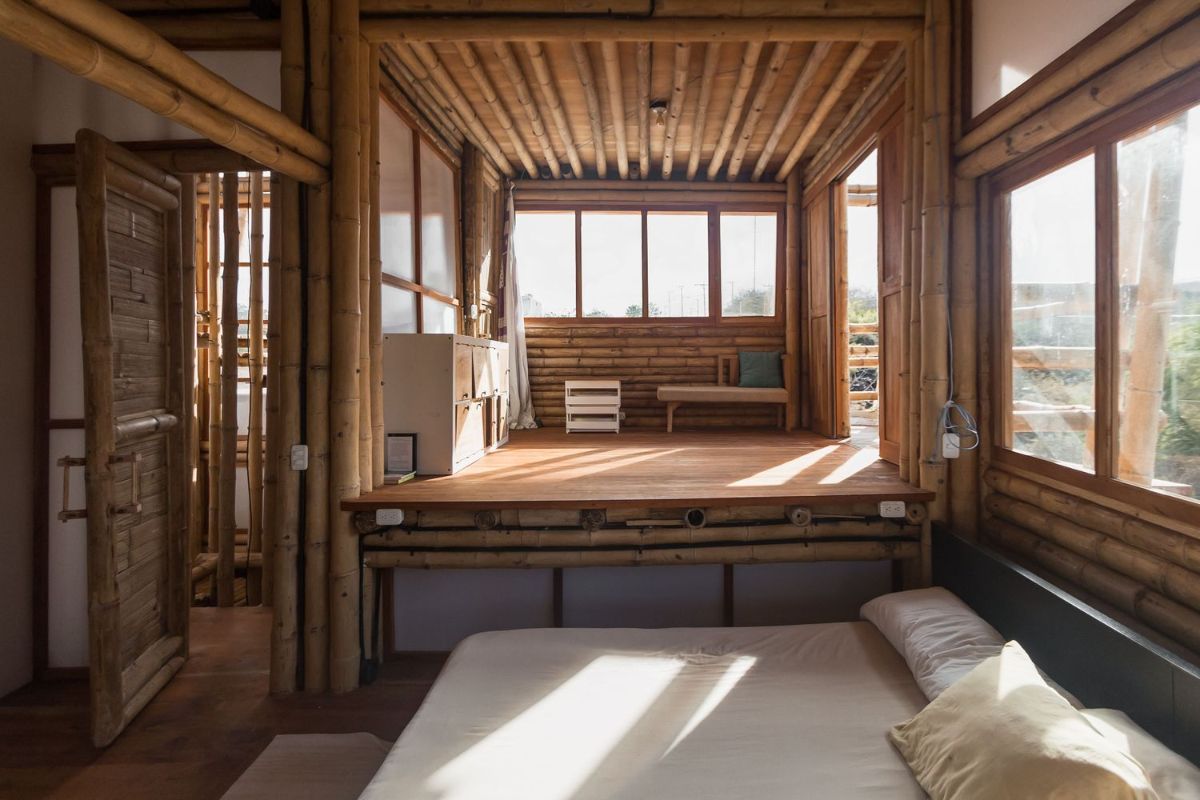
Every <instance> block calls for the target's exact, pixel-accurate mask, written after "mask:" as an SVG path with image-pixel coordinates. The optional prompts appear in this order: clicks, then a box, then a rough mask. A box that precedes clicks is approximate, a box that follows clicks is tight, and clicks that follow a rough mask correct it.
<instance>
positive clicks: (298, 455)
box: [291, 444, 308, 472]
mask: <svg viewBox="0 0 1200 800" xmlns="http://www.w3.org/2000/svg"><path fill="white" fill-rule="evenodd" d="M291 462H292V470H293V471H294V472H303V471H304V470H306V469H308V445H306V444H294V445H292V455H291Z"/></svg>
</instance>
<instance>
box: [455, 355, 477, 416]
mask: <svg viewBox="0 0 1200 800" xmlns="http://www.w3.org/2000/svg"><path fill="white" fill-rule="evenodd" d="M476 349H478V348H475V347H472V346H471V345H469V344H463V343H462V342H456V343H455V345H454V400H455V402H457V401H459V400H470V399H471V398H472V397H474V396H475V367H474V354H475V350H476Z"/></svg>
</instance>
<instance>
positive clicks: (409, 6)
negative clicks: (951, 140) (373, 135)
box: [113, 0, 925, 17]
mask: <svg viewBox="0 0 1200 800" xmlns="http://www.w3.org/2000/svg"><path fill="white" fill-rule="evenodd" d="M113 2H114V4H115V5H122V6H131V7H139V6H140V7H141V8H140V9H139V10H148V9H150V8H155V9H157V10H162V9H171V8H176V7H177V6H180V5H186V6H188V7H189V8H190V7H193V6H195V7H197V8H199V7H202V6H205V5H208V4H211V5H213V6H217V7H220V6H222V5H228V4H229V3H230V2H232V0H113ZM241 5H242V7H243V8H244V7H245V2H244V0H243V2H242V4H241ZM496 5H499V4H496ZM361 7H362V13H363V14H364V15H369V14H477V13H478V12H479V8H480V3H479V0H363V2H362V6H361ZM924 8H925V7H924V5H923V3H922V0H755V1H754V2H753V3H747V2H745V0H656V1H655V0H506V2H505V3H504V4H503V6H502V7H500V8H498V9H497V10H496V13H505V14H575V15H580V16H587V15H599V14H609V15H620V14H628V15H637V16H648V15H651V14H654V15H655V16H665V17H681V16H698V17H699V16H716V17H742V16H763V17H778V16H784V17H787V16H796V15H798V14H800V15H804V16H808V15H814V16H816V15H827V16H836V17H844V16H864V17H870V16H920V15H921V14H922V13H924Z"/></svg>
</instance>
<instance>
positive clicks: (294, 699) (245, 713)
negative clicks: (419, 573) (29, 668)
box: [0, 608, 442, 800]
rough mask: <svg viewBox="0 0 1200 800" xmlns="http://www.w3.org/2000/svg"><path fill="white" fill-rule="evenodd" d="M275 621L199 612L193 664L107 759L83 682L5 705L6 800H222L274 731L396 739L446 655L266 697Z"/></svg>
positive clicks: (0, 737)
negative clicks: (368, 682)
mask: <svg viewBox="0 0 1200 800" xmlns="http://www.w3.org/2000/svg"><path fill="white" fill-rule="evenodd" d="M270 622H271V617H270V611H269V610H265V609H261V608H226V609H219V608H196V609H193V611H192V657H191V659H190V660H189V661H188V663H187V665H186V666H184V668H183V670H182V671H181V672H180V673H179V675H178V676H177V677H176V678H175V680H174V681H172V682H171V684H170V685H169V686H167V688H166V689H164V690H163V691H162V693H161V694H159V696H158V697H157V698H156V699H155V700H154V701H153V702H152V703H151V704H150V705H149V706H148V707H147V708H146V709H145V710H144V711H143V712H142V713H141V715H139V716H138V718H137V719H136V720H134V722H133V724H132V725H131V726H130V727H129V729H128V730H127V731H125V733H124V734H122V735H121V737H120V738H119V739H118V740H117V741H116V742H115V743H113V745H112V746H110V747H109V748H108V749H107V750H96V749H95V748H93V747H92V746H91V744H90V741H89V732H88V712H87V685H86V683H85V682H83V681H67V682H58V683H47V684H41V685H32V686H28V687H26V688H25V689H22V690H19V691H17V692H15V693H14V694H12V695H9V696H8V697H6V698H5V699H4V700H3V701H0V798H5V799H6V800H22V799H23V798H42V797H52V798H80V799H81V800H82V799H83V798H87V800H107V799H108V798H113V800H140V798H146V799H147V800H151V799H153V800H164V799H165V798H170V799H171V800H175V799H176V798H178V800H191V799H192V798H195V800H208V799H209V798H213V799H215V798H219V797H220V796H221V795H222V794H223V793H224V792H225V790H226V789H228V788H229V786H230V785H231V784H232V783H233V782H234V780H236V779H237V777H238V776H239V775H240V774H241V773H242V771H243V770H245V769H246V767H248V766H249V765H250V763H251V762H252V761H253V760H254V759H255V758H256V757H257V756H258V754H259V753H260V752H262V750H263V748H265V747H266V746H267V744H268V743H269V742H270V741H271V739H272V738H273V737H274V736H275V735H276V734H280V733H345V732H354V731H369V732H370V733H373V734H375V735H376V736H379V737H381V738H384V739H388V740H393V739H395V738H396V737H397V736H399V734H400V731H401V730H403V729H404V726H405V725H407V724H408V721H409V719H411V718H412V715H413V714H414V713H415V712H416V710H417V707H418V706H419V705H420V703H421V701H422V700H423V699H424V697H425V694H426V692H427V691H428V690H429V687H430V685H431V684H432V682H433V679H434V678H435V677H436V675H437V672H438V670H439V669H440V668H441V664H442V657H441V656H428V657H410V658H408V660H406V661H404V662H399V663H394V664H388V665H386V666H385V668H384V671H383V675H382V677H381V679H380V680H379V681H377V682H376V683H375V684H374V685H372V686H370V687H367V688H365V689H361V690H359V691H357V692H354V693H351V694H348V695H340V696H332V695H304V694H299V695H292V696H287V697H271V696H270V695H269V694H268V692H267V665H268V647H267V642H268V636H269V633H270Z"/></svg>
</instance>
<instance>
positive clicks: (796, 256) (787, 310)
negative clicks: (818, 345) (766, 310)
mask: <svg viewBox="0 0 1200 800" xmlns="http://www.w3.org/2000/svg"><path fill="white" fill-rule="evenodd" d="M803 194H804V187H803V186H802V185H801V181H800V175H799V173H793V174H792V175H789V176H788V180H787V220H786V225H787V227H786V245H787V247H786V250H785V252H784V326H785V330H784V340H785V342H786V352H787V353H788V354H789V355H790V356H791V358H790V359H787V360H785V362H784V364H785V365H786V368H787V369H788V370H789V371H790V372H791V374H790V375H785V376H784V385H785V386H787V387H788V403H787V429H788V430H789V431H794V430H796V428H797V426H798V425H799V423H800V397H799V393H800V391H801V388H800V387H801V383H800V343H801V337H800V292H801V289H800V282H801V273H800V241H801V233H800V226H801V224H802V221H803V220H802V216H801V208H800V206H801V201H802V199H803Z"/></svg>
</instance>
